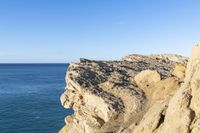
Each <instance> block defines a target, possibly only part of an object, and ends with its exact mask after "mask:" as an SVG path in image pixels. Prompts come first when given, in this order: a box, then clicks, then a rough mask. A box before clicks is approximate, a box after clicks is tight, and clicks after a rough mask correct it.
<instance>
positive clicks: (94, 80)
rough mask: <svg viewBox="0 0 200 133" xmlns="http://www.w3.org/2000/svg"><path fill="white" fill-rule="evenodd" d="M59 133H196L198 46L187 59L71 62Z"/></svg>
mask: <svg viewBox="0 0 200 133" xmlns="http://www.w3.org/2000/svg"><path fill="white" fill-rule="evenodd" d="M66 82H67V88H66V90H65V92H64V93H63V94H62V96H61V103H62V105H63V106H64V107H65V108H73V109H74V111H75V113H74V114H73V115H70V116H67V117H66V118H65V122H66V125H65V126H64V127H63V128H62V129H61V130H60V133H200V46H199V45H196V46H194V48H193V52H192V54H191V56H190V57H189V58H185V57H182V56H179V55H170V54H163V55H148V56H145V55H136V54H133V55H129V56H126V57H124V58H122V59H121V60H119V61H94V60H87V59H80V62H78V63H72V64H70V66H69V68H68V71H67V75H66Z"/></svg>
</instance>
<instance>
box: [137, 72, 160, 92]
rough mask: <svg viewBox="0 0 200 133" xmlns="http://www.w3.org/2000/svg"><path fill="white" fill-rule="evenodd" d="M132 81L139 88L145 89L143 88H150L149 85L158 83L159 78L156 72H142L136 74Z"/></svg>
mask: <svg viewBox="0 0 200 133" xmlns="http://www.w3.org/2000/svg"><path fill="white" fill-rule="evenodd" d="M134 80H135V82H136V84H137V85H138V86H139V87H141V88H145V87H148V86H150V85H151V84H154V83H156V82H158V81H160V80H161V77H160V74H159V73H158V72H157V71H152V70H144V71H141V72H140V73H138V74H137V75H136V76H135V77H134Z"/></svg>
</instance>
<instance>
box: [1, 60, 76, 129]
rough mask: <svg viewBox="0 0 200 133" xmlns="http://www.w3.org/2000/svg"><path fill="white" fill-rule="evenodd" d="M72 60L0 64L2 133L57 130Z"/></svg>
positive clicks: (60, 121) (62, 116)
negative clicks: (58, 62) (46, 62)
mask: <svg viewBox="0 0 200 133" xmlns="http://www.w3.org/2000/svg"><path fill="white" fill-rule="evenodd" d="M67 67H68V64H0V133H57V132H58V131H59V130H60V129H61V128H62V127H63V126H64V124H65V123H64V118H65V116H67V115H69V114H72V113H73V111H72V110H70V109H69V110H66V109H64V108H63V107H62V106H61V103H60V95H61V94H62V93H63V92H64V88H65V85H66V84H65V74H66V70H67Z"/></svg>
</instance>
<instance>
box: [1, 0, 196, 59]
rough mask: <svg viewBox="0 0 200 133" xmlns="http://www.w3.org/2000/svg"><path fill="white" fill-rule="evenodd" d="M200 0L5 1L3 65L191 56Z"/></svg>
mask: <svg viewBox="0 0 200 133" xmlns="http://www.w3.org/2000/svg"><path fill="white" fill-rule="evenodd" d="M199 5H200V1H185V0H183V1H181V2H180V1H179V0H168V1H159V0H153V1H147V0H146V1H145V0H142V1H139V0H136V1H132V0H125V1H122V0H99V1H94V0H85V1H83V0H76V1H72V0H69V1H68V0H67V1H66V0H59V1H56V0H32V1H30V0H29V1H27V0H18V1H16V0H1V1H0V19H1V21H0V63H69V62H74V61H77V60H78V59H79V58H88V59H97V60H100V59H101V60H117V59H120V58H121V57H123V56H125V55H129V54H161V53H163V54H164V53H170V54H179V55H183V56H189V54H190V52H191V49H192V46H193V45H195V44H196V43H198V42H199V41H200V37H199V35H200V27H199V24H200V17H199V14H200V10H199V9H198V8H199Z"/></svg>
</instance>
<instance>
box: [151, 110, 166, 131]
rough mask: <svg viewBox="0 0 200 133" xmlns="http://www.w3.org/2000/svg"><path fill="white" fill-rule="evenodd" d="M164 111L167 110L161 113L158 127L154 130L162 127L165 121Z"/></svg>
mask: <svg viewBox="0 0 200 133" xmlns="http://www.w3.org/2000/svg"><path fill="white" fill-rule="evenodd" d="M164 112H165V110H163V111H162V113H161V114H160V119H159V121H158V124H157V126H156V128H155V129H154V130H153V132H154V131H155V130H157V129H158V128H160V126H161V125H162V124H163V123H164V121H165V113H164Z"/></svg>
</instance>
